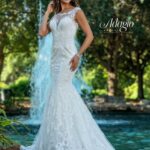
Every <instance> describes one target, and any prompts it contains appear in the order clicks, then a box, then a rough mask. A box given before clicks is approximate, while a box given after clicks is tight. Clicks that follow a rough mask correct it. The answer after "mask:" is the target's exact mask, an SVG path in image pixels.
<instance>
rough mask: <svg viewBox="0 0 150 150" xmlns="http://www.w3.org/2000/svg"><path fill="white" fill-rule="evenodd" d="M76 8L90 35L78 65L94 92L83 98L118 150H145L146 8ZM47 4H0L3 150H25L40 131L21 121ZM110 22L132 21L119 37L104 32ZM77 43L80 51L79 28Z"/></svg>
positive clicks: (110, 4) (19, 0)
mask: <svg viewBox="0 0 150 150" xmlns="http://www.w3.org/2000/svg"><path fill="white" fill-rule="evenodd" d="M79 2H80V7H81V8H82V9H83V11H84V12H85V14H86V16H87V18H88V20H89V24H90V26H91V29H92V31H93V34H94V41H93V43H92V45H91V46H90V47H89V48H88V49H87V51H86V52H85V53H84V54H83V62H82V65H81V73H82V80H83V81H84V82H85V83H86V84H87V86H89V87H91V91H90V92H88V91H87V90H86V89H82V94H81V96H82V97H83V99H84V101H85V103H86V104H87V107H88V108H89V110H90V111H91V113H92V115H93V117H94V118H95V120H96V121H97V123H98V124H99V126H100V127H101V129H102V130H103V131H104V133H105V134H106V136H107V137H108V139H109V140H110V142H111V143H112V144H113V145H114V147H115V148H116V150H149V149H150V134H149V133H150V115H149V113H150V1H149V0H80V1H79ZM48 3H49V1H48V0H35V1H31V0H11V1H8V0H0V114H1V115H0V149H1V150H2V149H5V148H7V149H12V150H13V149H18V148H17V147H18V146H16V145H19V144H24V145H30V144H31V143H32V141H33V139H34V137H35V135H36V133H37V131H38V129H39V126H37V125H34V124H32V122H30V125H28V124H24V122H23V121H25V120H26V118H27V117H28V116H29V115H30V111H29V110H30V107H31V105H30V101H31V94H32V90H31V84H30V83H31V74H32V68H33V66H34V64H35V62H36V58H37V54H38V51H39V40H40V38H39V36H38V27H39V17H40V14H43V13H44V11H45V10H46V8H47V5H48ZM40 7H42V8H41V9H40ZM39 10H42V12H39ZM50 18H51V16H50ZM112 18H113V19H114V20H115V19H116V18H118V20H120V21H126V22H127V21H131V22H134V26H133V27H128V29H127V30H125V29H124V28H122V30H121V31H120V30H119V29H120V28H110V27H106V28H105V27H104V26H103V27H102V26H101V24H104V23H107V22H108V21H109V20H111V19H112ZM77 37H78V40H79V43H80V44H81V43H82V42H83V40H84V33H83V32H82V30H81V29H79V30H78V33H77ZM20 120H21V121H20ZM22 120H23V121H22ZM14 145H15V146H14Z"/></svg>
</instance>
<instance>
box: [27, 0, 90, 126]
mask: <svg viewBox="0 0 150 150" xmlns="http://www.w3.org/2000/svg"><path fill="white" fill-rule="evenodd" d="M42 12H43V11H42V1H41V0H39V14H38V18H39V25H40V23H41V21H42V15H43V14H42ZM52 41H53V37H52V33H49V34H48V35H47V36H45V37H42V38H40V37H39V41H38V43H39V45H38V53H37V59H36V62H35V64H34V66H33V69H32V74H31V82H30V85H31V109H30V120H28V123H29V122H31V123H32V124H40V121H41V118H42V114H43V109H44V104H45V102H46V101H47V100H48V95H49V90H50V87H51V70H50V59H51V52H52ZM76 46H77V47H79V43H78V41H77V40H76ZM81 61H82V60H81ZM81 61H80V64H81ZM73 84H74V85H75V87H76V89H77V91H78V92H79V93H80V94H81V92H82V89H85V88H86V89H87V90H90V87H88V86H87V85H86V84H85V83H84V81H83V80H82V74H81V70H80V69H78V71H77V72H76V74H75V76H74V78H73Z"/></svg>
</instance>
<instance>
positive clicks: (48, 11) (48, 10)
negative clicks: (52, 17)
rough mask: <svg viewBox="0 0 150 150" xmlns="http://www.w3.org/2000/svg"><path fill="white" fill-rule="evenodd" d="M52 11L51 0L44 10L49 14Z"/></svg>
mask: <svg viewBox="0 0 150 150" xmlns="http://www.w3.org/2000/svg"><path fill="white" fill-rule="evenodd" d="M53 11H54V3H53V1H51V2H50V3H49V4H48V6H47V10H46V12H47V13H48V14H50V13H52V12H53Z"/></svg>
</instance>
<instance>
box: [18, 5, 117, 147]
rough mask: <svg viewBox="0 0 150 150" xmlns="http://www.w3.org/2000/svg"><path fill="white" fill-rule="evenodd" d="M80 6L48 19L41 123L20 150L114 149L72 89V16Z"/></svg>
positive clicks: (74, 51) (73, 45) (73, 50)
mask: <svg viewBox="0 0 150 150" xmlns="http://www.w3.org/2000/svg"><path fill="white" fill-rule="evenodd" d="M80 9H81V8H80V7H79V6H78V7H75V8H74V9H72V10H70V11H69V12H65V13H57V14H55V15H54V16H53V17H52V19H51V20H50V22H49V25H50V28H51V30H52V35H53V52H52V58H51V69H52V88H51V91H50V96H49V100H48V101H47V102H46V104H45V109H44V113H43V118H42V123H41V126H40V129H39V131H38V134H37V135H36V137H35V140H34V142H33V144H32V145H31V146H27V147H25V146H23V145H21V146H20V150H114V148H113V146H112V145H111V144H110V142H109V141H108V140H107V138H106V137H105V135H104V134H103V132H102V131H101V129H100V128H99V127H98V125H97V124H96V122H95V120H94V118H93V117H92V115H91V113H90V111H89V110H88V108H87V106H86V105H85V103H84V102H83V100H82V99H81V97H80V95H79V94H78V92H77V90H76V89H75V87H74V85H73V83H72V78H73V75H74V73H75V72H76V70H75V71H73V72H72V71H71V70H70V65H69V61H70V60H71V58H72V57H73V56H74V54H75V53H76V52H77V48H76V46H75V43H74V37H75V35H76V31H77V29H78V24H77V22H75V20H74V16H75V14H76V12H77V11H78V10H80Z"/></svg>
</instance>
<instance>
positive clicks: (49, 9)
mask: <svg viewBox="0 0 150 150" xmlns="http://www.w3.org/2000/svg"><path fill="white" fill-rule="evenodd" d="M52 12H53V7H52V2H50V3H49V5H48V7H47V10H46V12H45V14H44V16H43V20H42V23H41V25H40V27H39V32H38V35H40V36H45V35H47V34H48V33H49V32H51V29H50V27H49V24H48V19H49V15H50V14H51V13H52Z"/></svg>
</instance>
